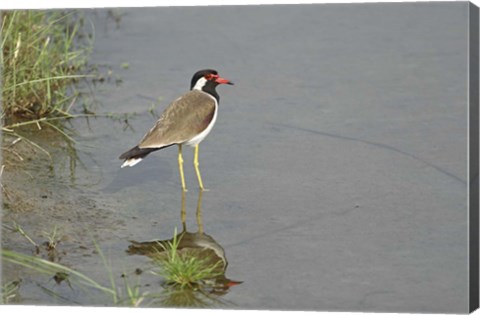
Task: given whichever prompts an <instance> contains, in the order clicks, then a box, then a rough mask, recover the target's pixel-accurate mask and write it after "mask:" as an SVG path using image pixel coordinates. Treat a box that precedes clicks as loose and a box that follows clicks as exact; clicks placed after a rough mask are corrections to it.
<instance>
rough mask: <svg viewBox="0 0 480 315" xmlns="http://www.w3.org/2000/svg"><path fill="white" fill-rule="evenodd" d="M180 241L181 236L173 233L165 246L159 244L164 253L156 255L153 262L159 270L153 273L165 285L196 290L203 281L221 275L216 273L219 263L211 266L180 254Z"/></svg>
mask: <svg viewBox="0 0 480 315" xmlns="http://www.w3.org/2000/svg"><path fill="white" fill-rule="evenodd" d="M180 240H181V236H180V237H178V235H177V233H176V231H175V234H174V237H173V240H172V241H171V242H167V243H166V244H165V245H164V244H162V243H159V245H160V246H161V247H162V248H163V249H164V250H165V251H164V252H159V253H158V255H156V256H157V258H155V262H156V264H157V265H158V266H159V267H160V269H159V270H158V271H155V272H154V273H155V274H157V275H160V276H161V277H163V278H164V279H165V281H166V283H167V284H170V285H174V286H179V287H180V288H182V289H183V288H198V287H200V286H201V284H202V282H203V281H205V280H208V279H212V278H214V277H216V276H219V275H221V274H222V273H221V272H220V271H218V270H219V266H220V265H221V262H220V261H218V262H216V263H215V264H213V265H212V264H210V263H209V261H208V260H207V259H202V258H199V257H196V256H194V255H189V254H188V252H185V253H182V252H180V251H179V250H178V245H179V244H180ZM220 269H221V268H220Z"/></svg>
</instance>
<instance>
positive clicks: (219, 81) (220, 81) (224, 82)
mask: <svg viewBox="0 0 480 315" xmlns="http://www.w3.org/2000/svg"><path fill="white" fill-rule="evenodd" d="M215 82H217V83H218V84H228V85H233V82H231V81H230V80H227V79H224V78H221V77H218V78H216V79H215Z"/></svg>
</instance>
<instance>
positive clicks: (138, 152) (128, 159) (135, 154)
mask: <svg viewBox="0 0 480 315" xmlns="http://www.w3.org/2000/svg"><path fill="white" fill-rule="evenodd" d="M157 150H160V148H144V149H141V148H139V147H138V146H136V147H134V148H132V149H130V150H128V151H127V152H125V153H123V154H122V155H120V157H119V159H120V160H125V161H124V162H123V164H122V166H121V167H125V166H134V165H135V164H137V163H138V162H140V161H141V160H142V159H143V158H144V157H146V156H147V155H148V154H150V153H152V152H153V151H157Z"/></svg>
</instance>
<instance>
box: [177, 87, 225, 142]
mask: <svg viewBox="0 0 480 315" xmlns="http://www.w3.org/2000/svg"><path fill="white" fill-rule="evenodd" d="M212 98H213V99H214V100H215V112H214V113H213V118H212V121H211V122H210V124H209V125H208V126H207V128H205V130H204V131H202V132H201V133H199V134H198V135H196V136H195V137H193V138H192V139H190V140H188V141H186V142H184V143H183V144H186V145H189V146H192V147H194V146H196V145H197V144H199V143H200V142H202V140H203V139H205V137H206V136H207V135H208V134H209V133H210V131H211V130H212V128H213V125H215V121H216V120H217V114H218V102H217V100H216V99H215V98H214V97H213V96H212Z"/></svg>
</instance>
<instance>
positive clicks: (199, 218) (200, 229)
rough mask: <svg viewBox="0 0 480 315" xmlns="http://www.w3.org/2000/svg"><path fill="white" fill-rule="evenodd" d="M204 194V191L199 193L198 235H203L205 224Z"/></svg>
mask: <svg viewBox="0 0 480 315" xmlns="http://www.w3.org/2000/svg"><path fill="white" fill-rule="evenodd" d="M202 193H203V191H202V190H200V191H199V192H198V201H197V225H198V233H200V234H203V223H202Z"/></svg>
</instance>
